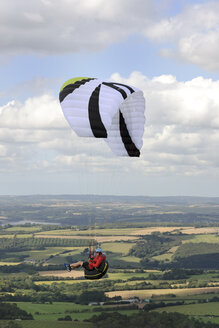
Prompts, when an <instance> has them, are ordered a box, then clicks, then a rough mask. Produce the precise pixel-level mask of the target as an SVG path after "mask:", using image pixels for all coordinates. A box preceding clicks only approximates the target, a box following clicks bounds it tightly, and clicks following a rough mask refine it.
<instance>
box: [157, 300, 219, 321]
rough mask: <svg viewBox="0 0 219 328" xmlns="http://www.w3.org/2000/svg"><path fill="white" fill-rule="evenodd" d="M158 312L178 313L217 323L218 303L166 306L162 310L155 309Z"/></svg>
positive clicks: (218, 319)
mask: <svg viewBox="0 0 219 328" xmlns="http://www.w3.org/2000/svg"><path fill="white" fill-rule="evenodd" d="M156 311H159V312H163V311H166V312H179V313H182V314H186V315H190V316H193V317H196V318H197V319H205V320H206V319H207V320H209V319H211V321H212V319H213V321H212V322H215V323H219V303H218V302H210V303H203V304H200V303H199V304H188V305H180V306H168V307H165V308H163V309H156Z"/></svg>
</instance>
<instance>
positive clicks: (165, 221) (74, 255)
mask: <svg viewBox="0 0 219 328" xmlns="http://www.w3.org/2000/svg"><path fill="white" fill-rule="evenodd" d="M14 201H15V202H14V203H13V205H11V203H10V202H11V200H10V199H9V200H8V202H6V203H4V204H3V199H1V197H0V203H1V204H3V206H2V208H1V213H0V215H1V216H2V217H4V225H2V226H0V256H1V258H0V301H1V302H9V303H11V302H13V303H14V302H15V303H16V304H17V305H18V307H19V308H20V309H23V310H25V311H26V312H28V313H31V314H32V315H33V318H34V326H33V325H32V326H33V327H38V326H39V323H40V322H41V323H42V324H43V326H41V328H42V327H47V325H48V323H50V324H51V322H52V325H53V326H54V327H64V326H63V324H64V322H65V324H66V325H65V327H68V326H69V327H73V325H75V327H79V328H80V327H91V323H90V322H86V321H84V320H87V319H89V320H90V318H91V317H92V316H93V315H94V314H96V315H97V316H98V315H99V314H100V313H101V311H102V310H104V311H107V312H110V311H114V309H113V307H116V306H117V305H116V304H117V303H116V302H117V301H118V300H119V299H123V300H127V299H129V298H133V297H136V298H137V299H138V303H137V304H138V305H135V304H134V305H131V307H130V309H128V308H127V307H126V308H125V306H122V305H120V307H119V309H118V308H117V309H116V311H119V312H120V313H122V314H126V315H129V316H132V315H134V313H137V312H138V311H142V309H143V308H144V306H145V304H147V302H149V304H152V305H153V304H155V306H158V307H157V308H156V309H152V310H151V311H155V310H156V311H160V312H162V311H167V312H168V313H171V312H172V311H177V312H179V313H184V314H188V315H192V316H194V317H196V318H202V319H204V320H205V321H206V320H211V322H216V323H218V318H217V316H219V313H218V312H219V311H218V310H217V305H218V301H217V298H219V234H218V232H219V221H217V220H218V212H217V210H218V207H217V204H216V203H217V200H215V199H212V200H210V199H208V202H206V203H205V204H201V203H200V200H199V199H195V204H193V202H192V200H191V199H190V200H188V199H186V200H184V201H182V200H180V201H179V202H178V203H177V202H176V199H174V200H173V199H172V200H170V199H168V200H167V201H168V202H167V203H165V202H163V200H162V199H161V200H156V202H155V203H153V202H152V200H151V199H150V202H149V199H147V200H144V201H143V200H142V199H140V198H139V199H138V202H137V203H135V202H134V200H131V201H130V199H129V203H127V199H126V198H124V199H123V198H122V199H119V200H117V201H115V199H113V202H110V200H109V199H108V198H107V199H105V198H102V199H101V203H100V204H98V202H97V198H95V197H94V198H92V201H93V202H92V201H91V200H89V201H85V200H84V199H83V198H80V199H77V200H76V199H74V197H73V199H72V200H71V201H70V199H69V197H67V198H66V199H65V197H64V196H63V197H59V198H57V197H54V198H53V199H52V198H51V197H41V198H40V197H38V198H37V199H35V201H33V198H31V199H30V198H28V199H26V200H25V198H22V202H20V199H15V200H14ZM215 202H216V203H215ZM16 206H17V207H18V211H17V218H18V217H19V220H20V221H23V220H25V223H22V224H18V220H16V219H15V216H14V215H15V214H13V213H15V212H13V209H14V207H16ZM96 207H98V209H97V208H96ZM94 208H96V210H94ZM41 210H42V211H41ZM70 210H71V212H68V214H69V213H71V214H72V213H74V216H76V215H75V213H79V212H80V213H84V214H83V219H82V221H81V222H80V223H83V224H80V225H75V221H74V220H73V221H71V220H70V219H69V220H67V221H68V224H67V225H66V217H65V218H64V219H63V221H62V219H60V217H59V219H58V214H57V213H56V211H58V213H59V214H60V213H61V212H59V211H70ZM109 210H110V212H111V214H112V216H111V214H110V215H109V214H108V215H107V218H106V217H104V215H103V219H100V216H99V215H100V212H99V211H102V212H101V213H102V214H103V213H104V211H109ZM50 211H54V212H53V214H54V216H52V215H51V212H50ZM22 213H23V214H22ZM46 213H47V214H46ZM62 213H63V212H62ZM85 213H87V214H88V213H93V215H94V217H96V216H97V217H98V220H96V222H94V219H93V218H94V217H93V218H88V216H86V215H87V214H86V215H85ZM116 213H120V214H119V216H118V220H117V221H115V220H114V218H115V217H116V215H117V214H116ZM149 213H150V215H149ZM36 214H37V217H36ZM48 214H50V217H52V220H53V223H55V224H48V221H50V220H47V217H46V215H48ZM102 214H101V215H102ZM44 215H45V216H44ZM56 215H57V217H56ZM78 216H79V215H78V214H77V217H78ZM188 216H190V220H188ZM43 217H44V219H43ZM198 217H199V218H201V222H202V224H201V225H202V226H200V220H199V223H197V222H198V219H197V221H196V218H198ZM40 218H41V219H40ZM85 218H86V220H88V221H90V222H91V223H90V224H87V223H86V222H88V221H86V220H85ZM125 218H126V219H127V220H126V219H125ZM143 218H144V219H143ZM36 219H37V221H41V220H42V222H41V223H37V224H36V223H33V222H34V220H36ZM0 220H1V217H0ZM13 220H14V221H13ZM77 220H78V219H77ZM7 221H8V222H7ZM12 221H13V225H12V224H10V222H12ZM16 222H17V224H14V223H16ZM70 222H71V224H70V225H69V223H70ZM195 222H196V223H195ZM45 223H46V224H45ZM72 223H73V224H72ZM217 223H218V224H217ZM90 243H93V244H94V245H95V244H96V243H99V244H101V247H102V248H103V250H104V252H105V254H106V255H107V259H108V261H109V263H110V269H109V271H108V273H107V276H106V277H105V278H103V279H101V280H99V281H88V280H84V278H83V270H81V269H79V270H75V271H71V272H70V273H69V272H67V271H64V266H63V264H64V263H70V262H74V261H78V260H87V258H88V256H89V244H90ZM97 291H99V292H100V295H98V297H99V298H98V299H97V300H95V299H94V296H95V295H96V292H97ZM86 293H88V294H86ZM213 297H216V299H215V301H214V302H213V301H212V302H208V301H209V299H211V298H213ZM200 299H201V302H203V304H202V303H200ZM109 300H110V301H111V302H115V303H114V305H113V306H112V305H111V307H112V310H110V307H109V305H102V307H101V309H102V310H100V308H99V309H96V307H97V306H98V302H100V301H104V302H106V301H108V302H109ZM92 301H94V302H96V303H97V305H96V307H95V306H89V305H88V303H89V302H92ZM170 301H171V303H172V304H171V305H168V306H165V308H164V309H163V308H159V302H167V303H168V302H170ZM177 302H184V303H183V304H181V303H180V305H179V304H177ZM188 302H190V304H188ZM176 304H177V305H176ZM200 304H201V305H202V306H203V307H204V306H206V307H205V309H206V311H205V312H204V311H202V312H203V313H204V314H203V316H202V317H201V314H200V313H199V312H197V309H198V306H199V305H200ZM188 309H190V310H188ZM136 311H137V312H136ZM189 311H190V312H189ZM66 316H70V317H71V320H72V321H73V322H74V323H73V322H67V321H64V322H62V319H63V318H64V317H66ZM60 318H61V319H60ZM58 319H60V320H61V321H58ZM74 320H78V321H74ZM21 324H22V327H27V326H28V325H27V322H25V321H23V322H22V323H21Z"/></svg>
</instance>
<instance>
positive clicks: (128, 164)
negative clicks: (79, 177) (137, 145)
mask: <svg viewBox="0 0 219 328" xmlns="http://www.w3.org/2000/svg"><path fill="white" fill-rule="evenodd" d="M111 80H115V81H118V82H123V83H128V84H131V85H135V86H136V87H139V88H141V89H142V90H143V91H144V94H145V98H146V127H145V134H144V145H143V148H142V156H141V157H140V159H136V160H135V159H134V160H133V159H129V158H115V157H114V156H113V154H112V153H111V151H110V149H109V148H108V146H107V145H106V144H105V143H104V141H103V140H99V139H94V140H92V139H89V138H88V139H87V138H78V137H77V136H76V135H75V134H74V133H73V132H72V131H71V128H70V127H69V126H68V124H67V122H66V121H65V119H64V117H63V114H62V112H61V108H60V105H59V103H58V100H57V99H56V98H54V97H53V96H51V95H43V96H41V97H35V98H29V99H27V100H26V101H25V102H24V103H19V102H16V101H12V102H10V103H8V104H7V105H5V106H2V107H1V108H0V159H1V160H0V170H1V171H4V172H8V171H10V170H12V171H14V172H16V171H17V172H19V171H28V170H29V171H36V170H37V171H40V172H41V171H42V172H75V171H77V170H80V169H81V167H82V166H84V167H86V170H88V171H90V172H101V171H102V172H103V171H104V172H109V171H110V170H114V167H117V169H118V168H119V170H120V171H121V174H123V172H124V168H125V170H126V172H138V173H139V174H140V173H141V174H144V175H149V176H150V175H165V174H174V175H183V176H189V175H203V176H204V175H208V174H211V173H212V174H213V173H214V174H215V172H217V174H218V169H219V154H218V152H217V151H216V149H217V148H218V142H219V94H218V88H219V81H212V80H211V79H204V78H202V77H199V78H195V79H193V80H191V81H186V82H179V81H177V80H176V78H175V77H174V76H171V75H161V76H157V77H154V78H153V79H151V80H150V79H148V78H147V77H146V76H144V75H142V74H141V73H139V72H133V73H132V74H131V75H130V77H129V78H127V79H125V78H123V77H121V76H120V75H119V74H118V73H115V74H113V75H112V76H111ZM93 154H95V155H93Z"/></svg>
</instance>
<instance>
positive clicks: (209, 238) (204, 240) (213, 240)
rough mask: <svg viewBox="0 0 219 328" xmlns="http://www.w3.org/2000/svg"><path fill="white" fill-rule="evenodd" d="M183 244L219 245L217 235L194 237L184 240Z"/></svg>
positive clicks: (218, 236)
mask: <svg viewBox="0 0 219 328" xmlns="http://www.w3.org/2000/svg"><path fill="white" fill-rule="evenodd" d="M183 243H216V244H217V243H219V235H216V234H203V235H194V236H193V237H192V238H191V239H187V240H184V241H183Z"/></svg>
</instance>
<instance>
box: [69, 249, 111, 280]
mask: <svg viewBox="0 0 219 328" xmlns="http://www.w3.org/2000/svg"><path fill="white" fill-rule="evenodd" d="M80 267H83V268H84V277H85V278H86V279H91V280H94V279H100V278H102V277H103V276H104V275H105V274H106V272H107V270H108V268H109V264H108V262H107V261H106V255H104V254H103V251H102V249H101V248H100V247H98V248H97V249H96V256H95V257H91V256H90V258H89V260H88V262H84V261H78V262H76V263H72V264H65V268H66V269H67V271H69V272H70V271H71V270H74V269H77V268H80Z"/></svg>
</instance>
